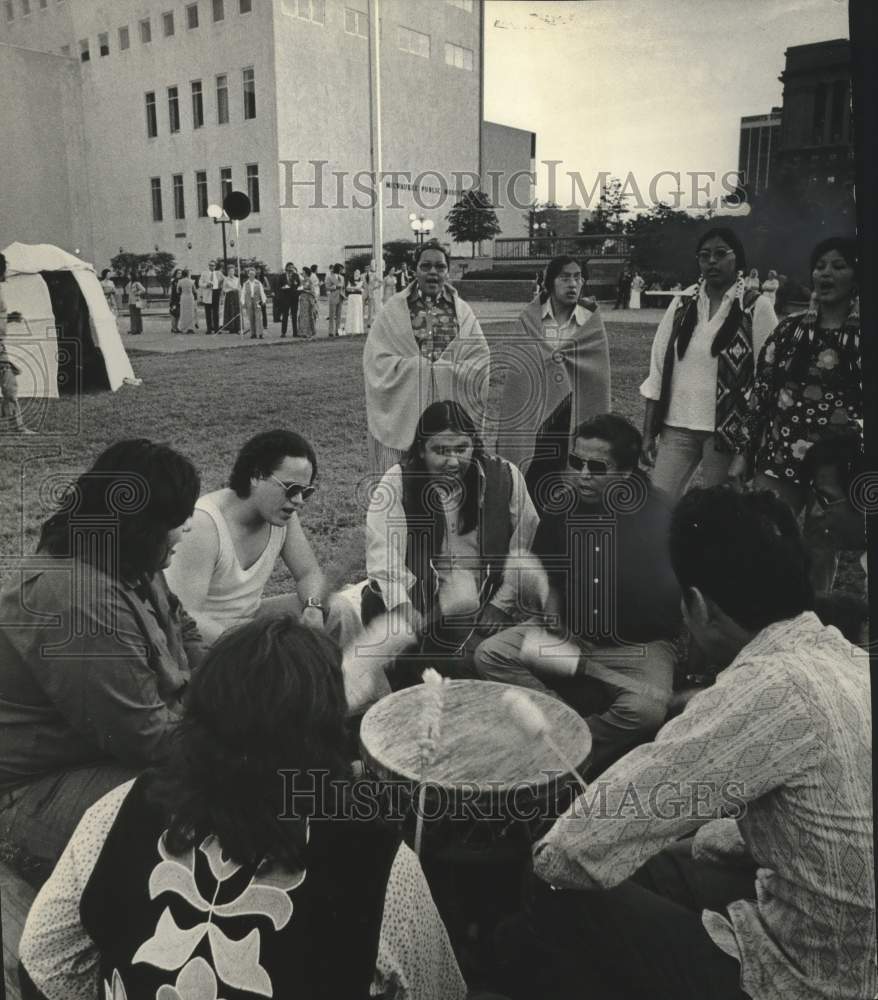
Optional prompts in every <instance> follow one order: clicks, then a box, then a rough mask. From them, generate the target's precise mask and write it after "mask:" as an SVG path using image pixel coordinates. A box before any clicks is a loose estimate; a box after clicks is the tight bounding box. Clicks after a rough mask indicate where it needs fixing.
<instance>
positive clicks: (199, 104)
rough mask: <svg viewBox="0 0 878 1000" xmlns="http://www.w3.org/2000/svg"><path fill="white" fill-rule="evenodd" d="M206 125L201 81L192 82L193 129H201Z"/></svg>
mask: <svg viewBox="0 0 878 1000" xmlns="http://www.w3.org/2000/svg"><path fill="white" fill-rule="evenodd" d="M203 124H204V94H202V92H201V80H193V81H192V128H201V126H202V125H203Z"/></svg>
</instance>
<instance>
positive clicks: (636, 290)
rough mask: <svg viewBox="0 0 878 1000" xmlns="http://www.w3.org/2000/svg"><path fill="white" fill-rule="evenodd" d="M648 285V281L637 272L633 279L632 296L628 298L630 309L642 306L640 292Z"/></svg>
mask: <svg viewBox="0 0 878 1000" xmlns="http://www.w3.org/2000/svg"><path fill="white" fill-rule="evenodd" d="M645 287H646V282H645V281H644V280H643V278H641V277H640V275H639V274H635V275H634V277H633V278H632V279H631V297H630V299H629V300H628V308H629V309H639V308H640V293H641V292H642V291H643V289H644V288H645Z"/></svg>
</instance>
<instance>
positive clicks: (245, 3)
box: [238, 0, 253, 14]
mask: <svg viewBox="0 0 878 1000" xmlns="http://www.w3.org/2000/svg"><path fill="white" fill-rule="evenodd" d="M251 10H253V0H238V12H239V13H241V14H249V13H250V11H251Z"/></svg>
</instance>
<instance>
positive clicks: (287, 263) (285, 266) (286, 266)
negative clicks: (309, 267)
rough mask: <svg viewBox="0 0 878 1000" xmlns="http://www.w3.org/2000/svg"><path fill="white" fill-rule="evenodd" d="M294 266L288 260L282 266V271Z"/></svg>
mask: <svg viewBox="0 0 878 1000" xmlns="http://www.w3.org/2000/svg"><path fill="white" fill-rule="evenodd" d="M295 266H296V265H295V264H294V263H293V262H292V261H291V260H288V261H287V262H286V264H284V270H285V271H286V269H287V268H288V267H295Z"/></svg>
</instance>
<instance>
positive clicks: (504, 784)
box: [360, 680, 591, 846]
mask: <svg viewBox="0 0 878 1000" xmlns="http://www.w3.org/2000/svg"><path fill="white" fill-rule="evenodd" d="M444 687H445V696H444V701H443V708H442V718H441V723H440V738H439V746H438V748H437V751H436V753H435V755H434V758H433V760H432V761H431V762H430V764H429V765H428V766H427V767H426V769H425V770H424V771H423V773H422V771H421V760H420V756H421V755H420V749H419V741H420V740H421V738H422V732H423V712H424V699H425V697H426V696H427V693H428V688H427V687H426V685H423V684H420V685H418V686H417V687H411V688H406V689H404V690H402V691H397V692H396V693H395V694H391V695H388V696H387V697H385V698H383V699H382V700H381V701H379V702H378V703H377V704H375V705H373V706H372V707H371V708H370V709H369V711H368V712H367V713H366V715H365V716H364V717H363V722H362V725H361V727H360V749H361V753H362V757H363V763H364V764H365V766H366V768H367V770H368V771H369V772H370V773H371V774H372V775H373V776H375V777H376V778H378V779H379V780H380V781H382V782H383V783H385V784H386V787H387V789H388V790H392V791H393V793H394V794H395V802H394V805H395V806H396V807H397V810H396V811H398V809H399V806H400V804H402V806H403V808H402V812H403V813H404V814H406V813H407V814H408V815H409V816H410V814H411V813H412V812H413V811H414V809H415V808H416V806H417V801H416V799H415V791H416V789H417V786H418V784H419V783H423V784H424V785H425V786H426V794H425V797H424V809H423V813H424V819H425V838H426V836H427V828H430V831H431V835H432V838H431V839H432V842H433V845H434V846H435V844H436V841H437V828H438V829H439V830H441V833H439V834H438V836H439V837H440V839H441V840H442V842H444V843H446V844H447V843H448V842H449V841H450V842H453V843H457V844H460V843H461V842H462V840H463V842H471V841H473V840H475V841H478V842H481V843H485V842H487V844H488V845H490V844H494V843H496V840H497V836H498V834H499V835H500V836H506V835H508V834H509V832H510V828H511V827H513V826H521V825H522V824H523V825H524V827H526V828H527V829H528V830H530V829H538V828H540V827H543V826H545V825H546V821H549V822H551V820H553V819H554V818H555V817H556V815H557V811H558V806H559V804H560V800H561V798H564V799H569V795H563V793H564V792H565V791H566V789H568V788H569V787H570V785H571V784H572V783H573V782H574V781H575V778H574V776H573V775H571V774H570V773H569V770H568V768H567V767H566V766H565V765H564V763H563V761H561V760H560V759H559V758H558V755H557V754H556V753H555V752H554V751H553V750H552V749H551V748H550V747H549V746H548V744H547V743H546V741H544V740H542V739H536V740H533V739H529V738H528V737H527V736H525V734H524V733H523V732H522V731H521V730H520V729H519V728H518V726H517V725H516V723H515V722H514V720H513V719H512V717H511V716H510V714H509V712H508V710H507V708H506V706H505V705H504V704H503V703H502V701H501V697H502V695H503V693H504V692H505V691H508V690H509V687H508V685H506V684H497V683H494V682H491V681H475V680H457V681H448V682H447V683H446V684H445V685H444ZM527 696H528V697H529V698H531V699H532V701H533V702H534V703H535V704H536V705H537V706H538V707H539V709H540V710H541V711H542V713H543V715H544V716H545V718H546V722H547V728H548V732H549V733H550V734H551V736H552V738H553V740H554V741H555V743H557V745H558V746H559V747H560V749H561V751H562V752H563V754H564V756H565V757H566V759H567V760H568V761H570V762H571V763H572V764H574V765H575V766H576V767H577V768H579V767H580V765H582V764H583V763H584V762H585V760H586V758H587V757H588V754H589V751H590V749H591V734H590V732H589V729H588V726H587V725H586V723H585V721H584V720H583V719H582V718H581V717H580V716H579V715H578V714H577V713H576V712H575V711H574V710H573V709H572V708H570V707H569V706H568V705H566V704H565V703H564V702H562V701H560V700H558V699H557V698H553V697H551V696H550V695H547V694H544V693H543V692H541V691H528V692H527ZM406 791H408V796H406V795H405V794H404V793H405V792H406ZM406 807H408V808H407V809H406ZM449 824H451V825H450V826H449ZM485 824H487V825H485ZM489 831H490V832H489ZM427 842H428V841H427V840H426V839H425V845H426V844H427Z"/></svg>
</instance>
